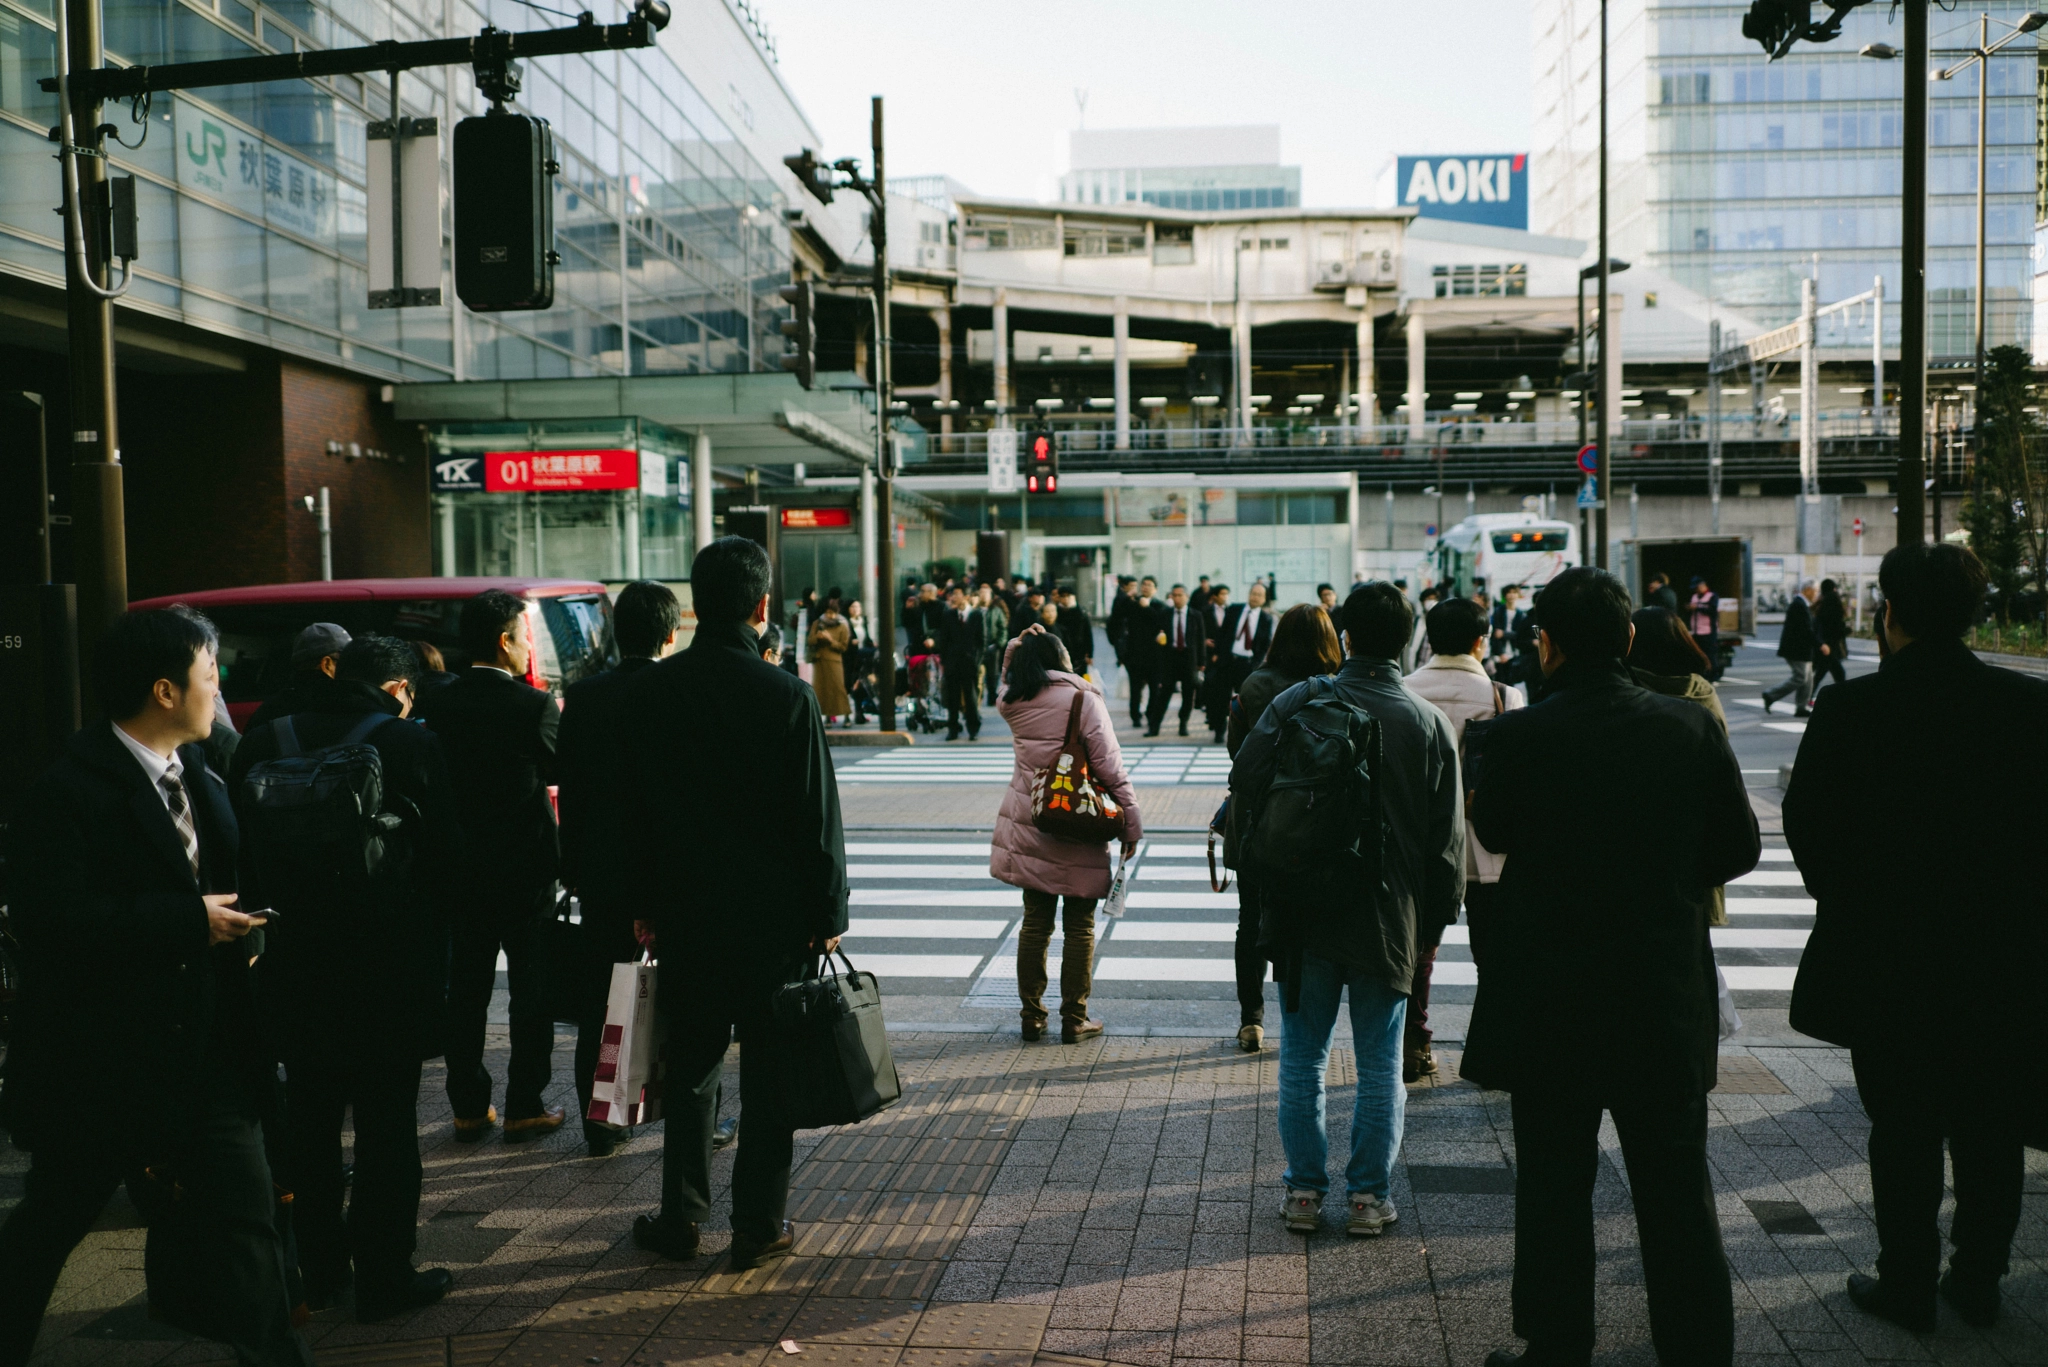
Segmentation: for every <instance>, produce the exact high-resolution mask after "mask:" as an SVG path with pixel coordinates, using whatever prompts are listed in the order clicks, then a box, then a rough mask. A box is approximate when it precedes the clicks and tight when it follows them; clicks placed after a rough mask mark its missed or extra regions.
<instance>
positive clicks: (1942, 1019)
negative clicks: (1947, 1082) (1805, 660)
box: [1784, 640, 2048, 1097]
mask: <svg viewBox="0 0 2048 1367" xmlns="http://www.w3.org/2000/svg"><path fill="white" fill-rule="evenodd" d="M2044 772H2048V683H2044V682H2042V681H2041V680H2039V679H2031V678H2027V677H2025V676H2024V675H2021V674H2016V673H2014V672H2012V671H2011V670H2006V669H1998V668H1994V667H1993V666H1991V665H1988V664H1985V663H1984V662H1983V661H1982V660H1979V659H1978V658H1977V657H1976V656H1975V655H1973V654H1972V653H1971V652H1970V651H1969V650H1968V649H1967V648H1965V647H1964V646H1963V644H1962V643H1961V642H1960V641H1954V640H1949V641H1940V640H1928V641H1916V642H1914V643H1913V644H1912V645H1909V646H1907V647H1906V648H1905V649H1904V650H1901V651H1899V652H1897V653H1896V654H1894V655H1892V656H1891V657H1890V658H1889V659H1887V660H1886V661H1885V662H1884V663H1883V664H1882V665H1880V666H1879V667H1878V669H1877V672H1876V673H1874V674H1866V675H1864V676H1862V677H1860V678H1853V679H1850V680H1849V681H1848V682H1847V683H1844V684H1837V685H1836V686H1834V687H1833V688H1829V689H1826V690H1824V691H1823V692H1822V693H1821V694H1820V695H1819V698H1818V700H1817V701H1816V703H1815V708H1814V713H1813V719H1812V720H1811V721H1809V722H1808V723H1807V726H1806V734H1805V735H1804V736H1803V737H1802V738H1801V739H1800V742H1799V758H1798V761H1797V762H1796V763H1795V764H1794V765H1793V768H1792V781H1791V783H1790V785H1789V786H1788V787H1787V788H1786V790H1785V808H1784V811H1785V839H1786V842H1787V843H1788V844H1790V845H1791V847H1792V857H1793V858H1794V859H1796V860H1797V861H1798V863H1799V872H1800V874H1801V876H1802V877H1803V878H1804V880H1805V882H1806V888H1807V891H1809V892H1810V893H1812V894H1813V897H1814V900H1815V903H1816V907H1815V911H1816V916H1815V918H1814V926H1813V934H1812V937H1811V938H1810V939H1809V940H1808V941H1807V944H1806V952H1805V953H1804V954H1803V955H1802V956H1801V958H1800V963H1799V977H1798V978H1797V980H1796V981H1795V982H1794V985H1793V988H1792V1028H1793V1029H1795V1030H1799V1031H1802V1032H1803V1033H1805V1034H1809V1035H1813V1036H1815V1037H1816V1038H1819V1039H1824V1040H1828V1041H1830V1042H1831V1043H1834V1044H1843V1045H1849V1046H1851V1047H1854V1046H1857V1045H1861V1044H1866V1043H1869V1042H1871V1040H1872V1039H1873V1037H1881V1036H1882V1035H1883V1034H1884V1028H1885V1027H1886V1026H1888V1025H1903V1026H1905V1027H1906V1028H1908V1029H1910V1030H1912V1031H1914V1032H1915V1033H1916V1034H1918V1035H1920V1036H1922V1037H1924V1036H1925V1035H1926V1034H1927V1033H1928V1032H1930V1031H1932V1032H1935V1033H1937V1034H1939V1035H1940V1036H1942V1037H1943V1038H1953V1039H1956V1040H1972V1041H1979V1042H1982V1043H1983V1044H1984V1045H1985V1046H1986V1047H1993V1048H1996V1049H1997V1051H1998V1056H1999V1058H2000V1059H2001V1060H2003V1062H2002V1064H2001V1068H2003V1069H2005V1070H2006V1071H2007V1072H2008V1073H2009V1074H2011V1076H2009V1078H2008V1083H2009V1087H2010V1089H2011V1090H2012V1091H2013V1092H2015V1093H2019V1092H2022V1091H2028V1090H2030V1091H2031V1093H2032V1094H2033V1095H2034V1096H2036V1097H2039V1096H2041V1095H2042V1089H2043V1088H2044V1087H2048V1078H2044V1077H2043V1076H2042V1071H2043V1069H2044V1068H2048V884H2043V882H2042V880H2041V875H2040V868H2039V864H2040V861H2039V859H2038V857H2037V856H2038V852H2039V850H2040V841H2041V833H2042V831H2043V830H2044V829H2048V792H2044V790H2043V788H2042V775H2043V773H2044ZM2027 1074H2031V1081H2028V1080H2024V1079H2025V1078H2026V1076H2027ZM1930 1085H1936V1084H1932V1083H1931V1084H1930Z"/></svg>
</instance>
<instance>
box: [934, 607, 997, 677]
mask: <svg viewBox="0 0 2048 1367" xmlns="http://www.w3.org/2000/svg"><path fill="white" fill-rule="evenodd" d="M929 626H930V629H931V630H932V632H933V633H934V639H936V640H937V641H938V643H939V659H940V660H942V661H943V662H944V663H945V666H946V668H948V669H975V668H977V667H979V666H980V664H981V650H982V646H983V645H984V644H985V642H984V641H983V640H982V637H983V635H984V634H985V632H986V631H987V627H986V625H985V624H984V623H983V622H982V618H981V609H980V608H969V609H967V620H966V621H964V622H963V621H961V620H960V614H959V613H957V612H955V611H954V610H953V609H951V608H947V609H946V610H945V611H944V612H942V613H940V614H939V616H938V619H937V620H936V621H935V622H932V623H930V624H929Z"/></svg>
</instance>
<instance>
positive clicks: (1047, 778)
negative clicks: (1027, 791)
mask: <svg viewBox="0 0 2048 1367" xmlns="http://www.w3.org/2000/svg"><path fill="white" fill-rule="evenodd" d="M1087 701H1088V691H1087V690H1086V689H1085V688H1077V689H1075V690H1074V706H1073V707H1072V709H1070V710H1069V711H1068V713H1067V735H1066V739H1065V740H1063V741H1061V742H1060V750H1059V753H1058V754H1057V755H1055V756H1053V761H1052V763H1051V764H1048V765H1046V766H1045V767H1044V768H1043V769H1039V770H1036V771H1034V772H1033V773H1032V775H1031V824H1032V825H1033V826H1035V827H1037V828H1038V829H1039V830H1041V831H1044V832H1045V833H1046V834H1047V835H1049V836H1053V837H1055V838H1056V839H1059V840H1071V841H1073V842H1075V843H1076V844H1079V845H1101V844H1106V843H1107V842H1109V841H1111V840H1116V839H1119V838H1120V837H1122V835H1123V833H1124V812H1123V808H1122V807H1120V806H1119V805H1117V800H1116V799H1115V798H1113V797H1111V796H1110V795H1109V793H1108V792H1107V791H1105V790H1104V789H1102V788H1101V787H1099V786H1097V784H1096V782H1095V779H1094V777H1093V776H1092V775H1091V774H1090V773H1089V771H1088V747H1087V746H1086V745H1085V744H1083V743H1082V740H1081V708H1082V707H1083V706H1085V705H1086V704H1087Z"/></svg>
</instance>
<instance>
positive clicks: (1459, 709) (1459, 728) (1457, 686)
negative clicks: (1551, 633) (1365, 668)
mask: <svg viewBox="0 0 2048 1367" xmlns="http://www.w3.org/2000/svg"><path fill="white" fill-rule="evenodd" d="M1402 682H1403V683H1405V684H1407V685H1408V687H1409V689H1410V690H1411V691H1413V692H1415V693H1419V694H1420V695H1422V697H1423V698H1424V699H1426V700H1427V701H1429V702H1431V703H1434V704H1435V705H1436V710H1437V711H1439V712H1441V713H1443V714H1444V717H1445V719H1446V720H1448V721H1449V722H1450V724H1451V734H1452V735H1454V736H1456V737H1457V738H1458V740H1459V742H1460V743H1461V744H1462V742H1463V741H1464V739H1465V723H1466V722H1468V721H1475V720H1479V719H1483V718H1486V717H1491V716H1493V715H1494V713H1495V709H1496V706H1497V704H1496V702H1495V699H1494V683H1493V680H1492V679H1491V678H1489V677H1487V673H1486V669H1485V667H1484V666H1482V665H1481V664H1480V663H1479V661H1477V660H1475V659H1473V658H1472V657H1471V656H1470V655H1432V656H1430V657H1429V662H1428V663H1427V664H1424V665H1423V666H1422V667H1421V668H1420V669H1417V670H1416V671H1415V672H1414V673H1413V674H1410V675H1409V676H1408V677H1407V678H1406V679H1404V680H1402ZM1527 705H1528V701H1527V699H1525V698H1523V696H1522V691H1521V690H1520V689H1519V688H1510V687H1509V686H1508V685H1506V684H1502V685H1500V705H1499V710H1501V711H1505V712H1512V711H1514V710H1515V709H1516V708H1518V707H1525V706H1527ZM1462 753H1463V752H1462V750H1461V751H1460V754H1462ZM1506 862H1507V861H1506V860H1504V859H1502V858H1501V857H1500V856H1499V855H1497V854H1495V853H1493V852H1492V851H1491V850H1489V849H1487V848H1486V847H1485V846H1484V845H1482V844H1480V843H1479V836H1478V835H1477V834H1476V833H1475V832H1474V831H1473V829H1472V823H1471V822H1470V821H1467V822H1466V823H1465V878H1466V881H1468V882H1469V881H1471V880H1472V879H1474V878H1477V879H1478V880H1479V881H1480V882H1482V883H1498V882H1499V881H1500V870H1501V866H1502V865H1503V864H1504V863H1506Z"/></svg>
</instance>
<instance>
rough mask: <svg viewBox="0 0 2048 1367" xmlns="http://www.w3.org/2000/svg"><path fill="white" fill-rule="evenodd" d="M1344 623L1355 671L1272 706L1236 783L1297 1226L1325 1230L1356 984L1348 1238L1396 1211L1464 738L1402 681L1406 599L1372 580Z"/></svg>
mask: <svg viewBox="0 0 2048 1367" xmlns="http://www.w3.org/2000/svg"><path fill="white" fill-rule="evenodd" d="M1343 619H1344V639H1345V642H1346V644H1347V646H1348V648H1349V658H1348V659H1346V660H1345V662H1344V667H1343V668H1342V669H1341V670H1339V671H1338V672H1337V674H1336V676H1335V677H1334V678H1314V679H1309V680H1307V681H1306V682H1304V683H1299V684H1296V685H1295V686H1294V687H1293V688H1290V689H1288V690H1287V691H1286V692H1285V693H1282V694H1281V695H1280V696H1279V697H1277V698H1275V699H1274V700H1273V702H1272V703H1271V705H1269V706H1268V707H1267V708H1266V711H1265V714H1264V715H1263V716H1261V717H1260V718H1259V724H1258V726H1257V727H1256V728H1254V729H1253V731H1252V734H1251V735H1250V736H1249V737H1247V738H1246V740H1245V743H1244V748H1243V749H1241V750H1239V751H1238V754H1237V760H1236V762H1235V764H1234V765H1233V766H1232V768H1231V772H1230V788H1231V800H1232V802H1233V803H1236V802H1239V801H1242V802H1244V803H1245V804H1246V806H1245V810H1246V811H1247V813H1248V814H1249V819H1250V830H1249V833H1248V834H1247V836H1246V839H1245V843H1244V856H1245V857H1246V858H1247V859H1248V860H1249V861H1250V864H1251V867H1253V868H1255V869H1256V870H1257V871H1258V874H1257V876H1258V877H1259V878H1260V879H1261V880H1262V882H1263V883H1264V886H1265V889H1266V891H1265V894H1264V899H1263V908H1262V911H1261V924H1260V935H1259V946H1260V948H1261V949H1263V950H1265V951H1266V952H1267V954H1268V955H1269V957H1270V958H1271V959H1272V960H1273V977H1274V980H1275V981H1276V982H1279V983H1280V984H1281V993H1282V1003H1283V1006H1284V1008H1285V1011H1286V1022H1285V1025H1284V1027H1283V1029H1282V1032H1281V1036H1280V1143H1281V1147H1282V1148H1283V1149H1284V1150H1285V1151H1286V1154H1287V1170H1286V1173H1285V1180H1286V1183H1287V1197H1286V1201H1285V1204H1284V1205H1283V1207H1282V1209H1281V1215H1282V1218H1283V1219H1285V1220H1286V1222H1287V1227H1288V1228H1289V1229H1290V1230H1293V1231H1295V1232H1297V1233H1303V1234H1306V1233H1312V1232H1314V1230H1315V1228H1316V1225H1317V1222H1318V1212H1319V1210H1320V1207H1321V1205H1322V1201H1323V1197H1324V1196H1325V1195H1326V1194H1327V1193H1328V1191H1329V1188H1330V1178H1329V1173H1328V1171H1327V1164H1328V1152H1329V1134H1328V1130H1327V1128H1326V1126H1325V1124H1324V1118H1323V1106H1324V1096H1323V1093H1324V1083H1323V1074H1324V1070H1325V1068H1326V1067H1327V1066H1328V1064H1329V1058H1330V1036H1331V1033H1332V1032H1333V1031H1334V1030H1335V1028H1336V1024H1337V1005H1338V1001H1339V999H1340V998H1342V997H1344V996H1346V995H1348V996H1349V998H1350V1007H1351V1033H1352V1040H1353V1044H1354V1047H1355V1048H1356V1050H1357V1059H1358V1093H1357V1101H1356V1104H1355V1107H1354V1109H1353V1112H1352V1119H1351V1157H1350V1160H1349V1161H1348V1162H1347V1163H1346V1165H1345V1169H1344V1185H1345V1190H1346V1192H1347V1194H1348V1197H1349V1207H1350V1215H1349V1221H1348V1223H1347V1225H1346V1232H1347V1233H1350V1234H1353V1235H1361V1236H1363V1235H1373V1234H1378V1233H1379V1232H1380V1231H1381V1230H1382V1229H1384V1228H1385V1227H1386V1226H1387V1225H1390V1224H1392V1223H1393V1222H1394V1220H1395V1219H1396V1218H1397V1212H1396V1211H1395V1209H1394V1203H1393V1201H1392V1200H1391V1199H1390V1198H1389V1195H1388V1184H1389V1180H1390V1178H1391V1176H1392V1170H1393V1166H1394V1156H1395V1154H1397V1153H1398V1152H1399V1151H1400V1147H1401V1128H1402V1121H1403V1115H1404V1112H1405V1109H1406V1104H1407V1095H1406V1093H1405V1092H1404V1091H1403V1089H1402V1085H1401V1048H1402V1036H1403V1022H1404V1020H1405V1018H1406V1014H1407V1004H1408V993H1409V991H1410V988H1411V987H1412V985H1413V983H1414V980H1415V971H1416V962H1417V958H1418V954H1417V943H1416V942H1417V939H1418V935H1417V929H1418V927H1422V926H1430V925H1439V926H1441V925H1444V924H1448V923H1449V922H1451V921H1453V920H1456V919H1457V915H1458V902H1459V899H1460V897H1461V896H1462V895H1463V893H1464V888H1465V803H1464V796H1463V794H1462V792H1461V791H1460V788H1459V779H1458V741H1457V736H1456V735H1455V733H1454V732H1453V731H1452V728H1451V724H1450V723H1449V722H1448V721H1446V720H1445V719H1444V715H1443V713H1441V712H1439V711H1437V709H1436V708H1434V707H1432V706H1431V705H1430V704H1428V703H1426V702H1424V701H1423V700H1422V699H1421V698H1419V697H1417V696H1416V695H1415V694H1414V693H1413V692H1412V691H1410V690H1409V689H1407V688H1405V687H1403V686H1402V683H1401V671H1400V666H1399V665H1397V664H1396V663H1395V661H1396V660H1397V658H1398V657H1399V656H1400V654H1401V652H1402V650H1403V649H1405V648H1406V646H1407V644H1408V639H1409V635H1410V633H1411V632H1412V631H1413V630H1414V622H1415V611H1414V609H1413V608H1412V607H1410V606H1409V603H1408V599H1407V597H1406V595H1404V594H1403V593H1402V592H1401V590H1399V589H1398V588H1396V587H1394V586H1393V585H1392V584H1389V583H1385V582H1380V583H1372V584H1366V585H1363V586H1361V587H1360V588H1357V589H1354V590H1353V591H1352V594H1351V597H1350V598H1348V599H1346V600H1345V602H1344V608H1343ZM1468 649H1469V645H1468Z"/></svg>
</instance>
